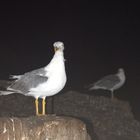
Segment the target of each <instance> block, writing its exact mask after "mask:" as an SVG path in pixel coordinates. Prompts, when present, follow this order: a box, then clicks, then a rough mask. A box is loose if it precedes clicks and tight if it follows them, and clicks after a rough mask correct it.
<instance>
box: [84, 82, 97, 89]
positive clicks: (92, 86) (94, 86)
mask: <svg viewBox="0 0 140 140" xmlns="http://www.w3.org/2000/svg"><path fill="white" fill-rule="evenodd" d="M85 88H86V89H88V90H95V89H97V87H96V85H95V84H94V83H93V84H89V85H88V86H85Z"/></svg>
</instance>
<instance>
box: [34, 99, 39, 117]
mask: <svg viewBox="0 0 140 140" xmlns="http://www.w3.org/2000/svg"><path fill="white" fill-rule="evenodd" d="M35 109H36V115H37V116H39V112H38V98H36V99H35Z"/></svg>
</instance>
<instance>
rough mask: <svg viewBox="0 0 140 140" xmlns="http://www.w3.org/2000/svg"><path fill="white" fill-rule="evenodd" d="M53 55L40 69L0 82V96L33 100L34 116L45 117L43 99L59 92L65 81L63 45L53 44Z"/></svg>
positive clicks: (60, 43)
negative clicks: (23, 96) (40, 108)
mask: <svg viewBox="0 0 140 140" xmlns="http://www.w3.org/2000/svg"><path fill="white" fill-rule="evenodd" d="M53 46H54V51H55V54H54V56H53V58H52V60H51V61H50V63H49V64H48V65H47V66H45V67H42V68H39V69H36V70H33V71H30V72H27V73H24V74H23V75H12V76H11V77H10V78H9V81H7V82H6V81H3V82H2V81H0V84H1V83H2V84H1V85H0V87H3V86H4V85H5V91H4V90H3V89H4V88H2V91H0V95H8V94H12V93H20V94H23V95H25V96H33V97H34V98H35V108H36V115H38V116H39V115H45V114H46V112H45V104H46V102H45V99H46V97H48V96H53V95H55V94H57V93H58V92H60V91H61V90H62V89H63V88H64V86H65V84H66V81H67V77H66V72H65V64H64V61H65V59H64V53H63V51H64V44H63V42H60V41H58V42H55V43H54V44H53ZM38 98H42V113H39V109H38V105H39V102H38Z"/></svg>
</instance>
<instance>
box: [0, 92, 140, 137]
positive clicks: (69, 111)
mask: <svg viewBox="0 0 140 140" xmlns="http://www.w3.org/2000/svg"><path fill="white" fill-rule="evenodd" d="M52 101H53V102H54V105H53V106H54V109H53V110H54V114H56V115H63V116H72V117H75V118H78V119H81V120H82V121H83V122H85V124H86V127H87V131H88V133H89V134H90V136H91V137H92V139H93V140H140V122H138V121H137V120H135V118H134V116H133V114H132V112H131V107H130V105H129V103H128V102H125V101H120V100H117V99H115V100H113V101H112V100H111V99H110V98H107V97H103V96H94V95H90V94H86V93H85V94H84V93H83V94H82V93H79V92H76V91H69V92H66V93H64V94H61V93H60V94H57V95H55V96H53V100H52V98H47V103H48V105H47V107H48V108H47V109H48V112H49V113H51V105H52V104H51V102H52ZM32 115H35V107H34V98H32V97H26V96H23V95H20V94H13V95H8V96H0V116H1V117H2V116H3V117H5V116H7V117H12V116H15V117H23V116H24V117H29V116H32Z"/></svg>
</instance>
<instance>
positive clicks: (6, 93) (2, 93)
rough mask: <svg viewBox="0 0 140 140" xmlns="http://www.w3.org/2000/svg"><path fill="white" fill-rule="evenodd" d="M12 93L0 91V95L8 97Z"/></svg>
mask: <svg viewBox="0 0 140 140" xmlns="http://www.w3.org/2000/svg"><path fill="white" fill-rule="evenodd" d="M12 93H14V92H13V91H2V90H1V91H0V95H8V94H12Z"/></svg>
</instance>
